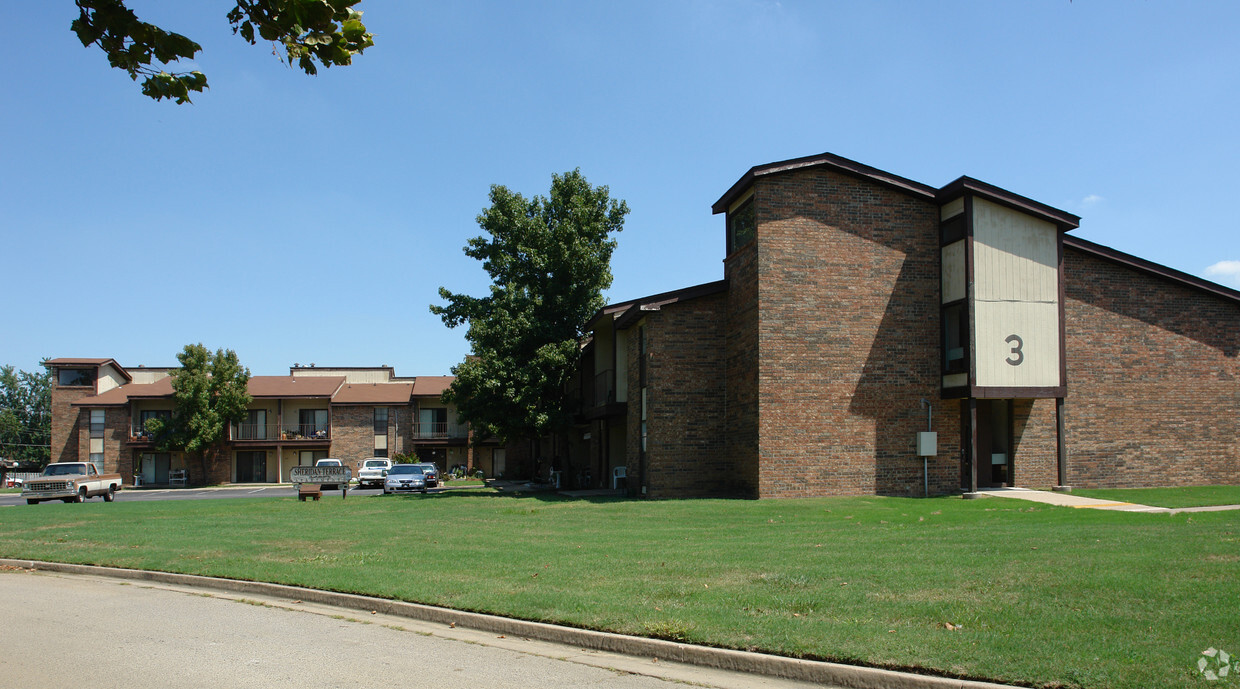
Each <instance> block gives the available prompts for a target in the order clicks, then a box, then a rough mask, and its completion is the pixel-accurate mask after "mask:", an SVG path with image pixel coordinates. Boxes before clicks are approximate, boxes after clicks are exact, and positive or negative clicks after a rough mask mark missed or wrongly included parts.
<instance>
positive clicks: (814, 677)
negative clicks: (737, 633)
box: [0, 558, 1011, 689]
mask: <svg viewBox="0 0 1240 689" xmlns="http://www.w3.org/2000/svg"><path fill="white" fill-rule="evenodd" d="M0 566H8V567H19V568H22V569H33V570H41V571H48V572H61V573H65V574H84V575H91V576H103V577H111V578H114V579H129V580H135V581H152V582H159V583H163V584H173V585H176V586H191V587H196V588H205V589H214V590H217V591H226V592H230V593H249V594H254V595H265V596H272V597H275V598H286V599H288V600H300V601H305V602H310V603H319V604H323V605H332V606H336V607H340V608H347V609H351V610H360V611H363V612H370V611H372V610H374V611H377V612H380V613H384V614H387V615H396V616H400V617H407V618H410V619H415V620H421V621H424V622H435V623H441V624H444V625H455V626H457V627H466V628H469V629H476V630H479V631H484V632H493V633H496V634H504V635H508V636H514V637H524V638H527V639H536V640H539V641H549V642H552V643H559V644H564V645H567V646H576V647H579V648H584V649H589V650H598V651H608V652H611V653H619V654H623V655H628V656H635V657H653V658H658V659H659V660H663V661H672V662H677V663H685V664H688V665H697V666H701V667H708V668H715V669H719V670H731V671H735V672H746V673H751V674H757V675H766V676H769V677H780V678H783V679H791V680H797V681H803V682H814V683H818V684H823V685H827V686H832V687H841V688H845V689H1004V688H1008V689H1011V685H1006V684H993V683H990V682H978V681H973V680H963V679H953V678H949V677H935V676H931V675H918V674H914V673H910V672H896V671H893V670H882V669H879V668H871V667H862V666H855V665H842V664H839V663H825V662H819V661H812V660H799V659H797V658H785V657H782V656H773V655H766V654H762V653H751V652H747V651H733V650H728V649H722V648H711V647H709V646H694V645H690V644H682V643H676V642H674V641H662V640H659V639H646V638H642V637H636V636H625V635H623V634H609V633H606V632H597V631H592V630H589V629H577V628H574V627H561V626H558V625H553V624H546V623H543V622H527V621H525V620H516V619H511V618H507V617H498V616H495V615H484V614H481V613H474V612H464V611H460V610H452V609H449V608H438V607H434V606H430V605H421V604H418V603H406V602H403V601H394V600H388V599H385V598H370V597H368V596H359V595H355V594H349V593H335V592H332V591H320V590H318V589H307V588H298V587H295V586H285V585H283V584H269V583H266V582H258V581H239V580H236V579H217V578H214V577H204V576H198V575H193V574H172V573H169V572H150V571H146V570H139V569H121V568H117V567H98V566H94V565H74V564H66V563H61V562H41V561H38V560H14V559H7V558H0Z"/></svg>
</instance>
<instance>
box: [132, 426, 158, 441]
mask: <svg viewBox="0 0 1240 689" xmlns="http://www.w3.org/2000/svg"><path fill="white" fill-rule="evenodd" d="M153 442H155V434H154V433H151V432H150V431H148V430H146V428H145V427H144V426H143V425H142V424H140V423H135V424H133V425H131V426H130V427H129V444H130V445H137V444H143V443H148V444H149V443H153Z"/></svg>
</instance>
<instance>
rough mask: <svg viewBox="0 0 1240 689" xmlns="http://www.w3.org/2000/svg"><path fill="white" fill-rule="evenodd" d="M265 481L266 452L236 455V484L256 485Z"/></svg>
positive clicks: (239, 453)
mask: <svg viewBox="0 0 1240 689" xmlns="http://www.w3.org/2000/svg"><path fill="white" fill-rule="evenodd" d="M266 480H267V453H266V452H261V451H260V452H238V453H237V483H257V482H260V481H266Z"/></svg>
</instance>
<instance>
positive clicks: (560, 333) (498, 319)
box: [431, 170, 629, 441]
mask: <svg viewBox="0 0 1240 689" xmlns="http://www.w3.org/2000/svg"><path fill="white" fill-rule="evenodd" d="M628 212H629V207H628V204H626V203H625V202H624V201H615V200H612V199H611V198H610V196H609V195H608V189H607V187H605V186H600V187H591V186H590V184H589V183H588V182H587V181H586V178H585V177H584V176H582V174H581V171H580V170H574V171H572V172H567V173H565V174H563V175H553V176H552V178H551V196H550V198H544V197H542V196H537V197H534V198H532V199H528V200H527V199H525V198H524V197H522V196H521V195H520V194H517V193H515V192H512V191H510V190H509V189H507V188H506V187H503V186H499V185H496V186H492V187H491V206H490V208H487V209H486V210H485V211H483V213H482V214H481V215H479V216H478V225H479V226H480V227H481V228H482V229H483V231H484V232H486V233H487V235H489V237H488V236H479V237H475V238H473V239H471V240H469V243H468V245H467V246H466V247H465V255H467V256H470V257H471V258H476V259H478V260H479V261H482V267H483V269H484V270H486V272H487V274H488V275H490V276H491V282H492V285H491V293H490V295H489V296H486V297H471V296H468V295H464V294H456V293H453V292H450V291H448V290H447V289H445V288H443V287H441V288H439V296H440V297H442V298H443V299H444V300H446V301H447V302H448V304H447V305H446V306H435V305H432V306H431V313H434V314H436V315H438V316H440V317H441V318H442V319H443V322H444V324H446V325H447V326H448V327H449V328H455V327H457V326H459V325H462V324H465V323H468V325H469V329H468V331H467V332H466V334H465V339H466V340H467V341H468V342H469V344H470V347H471V349H472V352H473V355H472V356H471V357H469V358H468V359H466V360H465V362H464V363H462V364H460V365H458V366H456V367H454V368H453V370H452V372H453V374H455V375H456V380H455V381H454V382H453V383H452V386H451V387H450V388H448V390H447V391H445V392H444V398H445V400H446V401H448V402H454V403H455V404H456V406H457V410H458V413H459V415H460V417H461V418H462V419H464V420H465V421H468V422H469V423H470V424H471V425H472V426H474V428H475V429H476V430H478V431H480V432H481V434H482V435H483V436H484V437H485V436H488V435H489V436H493V437H496V438H498V439H500V440H502V441H510V440H518V439H527V438H536V437H539V436H541V435H543V434H545V433H547V432H551V431H555V430H559V429H562V428H563V427H565V426H566V425H567V424H568V423H569V422H570V420H571V419H570V416H569V410H568V409H567V408H566V407H567V405H566V400H565V384H566V383H567V382H568V380H569V378H570V376H571V375H572V371H573V367H574V366H575V365H576V363H577V358H578V348H579V346H580V341H581V338H582V336H583V335H584V333H583V328H584V326H585V324H586V322H587V321H588V320H589V318H590V317H591V316H593V315H594V314H595V312H597V311H598V310H599V309H600V308H602V307H603V305H604V301H603V297H602V291H603V290H604V289H606V288H607V287H608V286H610V285H611V253H612V250H614V249H615V247H616V241H615V240H614V239H612V238H611V234H612V233H613V232H619V231H620V230H621V229H623V227H624V216H625V215H627V214H628Z"/></svg>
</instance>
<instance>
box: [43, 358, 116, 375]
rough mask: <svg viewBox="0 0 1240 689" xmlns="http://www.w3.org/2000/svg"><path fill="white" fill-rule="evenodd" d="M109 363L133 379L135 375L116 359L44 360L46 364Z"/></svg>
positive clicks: (94, 364) (81, 364) (92, 364)
mask: <svg viewBox="0 0 1240 689" xmlns="http://www.w3.org/2000/svg"><path fill="white" fill-rule="evenodd" d="M108 364H110V365H111V366H112V368H115V369H116V370H117V371H120V374H121V375H122V376H125V380H133V376H131V375H129V371H126V370H125V367H124V366H121V365H120V364H119V363H117V361H116V359H91V358H78V357H59V358H56V359H48V360H46V361H44V362H43V365H44V366H79V367H80V366H93V367H95V368H99V367H101V366H105V365H108Z"/></svg>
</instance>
